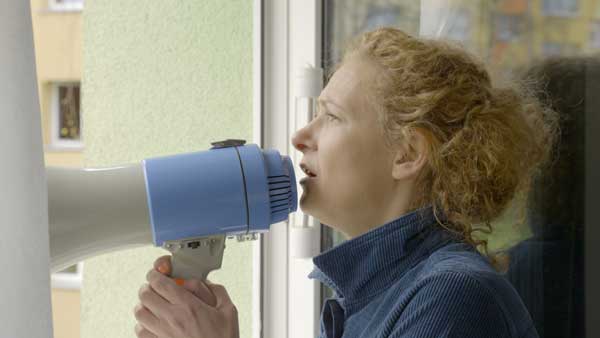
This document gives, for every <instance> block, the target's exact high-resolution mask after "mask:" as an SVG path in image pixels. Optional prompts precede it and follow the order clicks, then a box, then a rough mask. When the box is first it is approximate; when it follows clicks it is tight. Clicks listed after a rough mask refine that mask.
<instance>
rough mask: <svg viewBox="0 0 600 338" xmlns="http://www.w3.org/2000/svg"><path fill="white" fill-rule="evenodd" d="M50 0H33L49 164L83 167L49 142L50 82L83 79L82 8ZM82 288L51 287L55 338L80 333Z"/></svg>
mask: <svg viewBox="0 0 600 338" xmlns="http://www.w3.org/2000/svg"><path fill="white" fill-rule="evenodd" d="M47 4H48V0H31V17H32V22H33V34H34V45H35V52H36V68H37V69H36V70H37V77H38V91H39V97H40V110H41V112H42V132H43V141H44V145H46V150H45V151H44V158H45V163H46V166H68V167H81V166H82V155H81V151H57V150H52V149H50V147H49V146H48V145H49V143H50V101H51V83H52V82H67V81H80V79H81V59H82V57H81V54H82V51H81V34H82V27H81V26H82V17H81V12H52V11H50V10H48V5H47ZM80 299H81V297H80V292H79V290H62V289H52V316H53V321H54V338H78V337H79V336H80V325H79V323H80V317H81V316H80V312H81V311H80V307H81V306H80Z"/></svg>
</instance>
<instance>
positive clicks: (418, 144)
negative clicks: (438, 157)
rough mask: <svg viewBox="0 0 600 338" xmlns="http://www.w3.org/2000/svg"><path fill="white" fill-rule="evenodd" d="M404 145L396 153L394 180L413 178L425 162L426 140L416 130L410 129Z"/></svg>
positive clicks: (393, 167)
mask: <svg viewBox="0 0 600 338" xmlns="http://www.w3.org/2000/svg"><path fill="white" fill-rule="evenodd" d="M408 135H409V137H408V140H407V142H406V144H405V145H404V146H402V147H400V149H398V150H397V151H396V154H395V156H394V163H392V176H393V177H394V179H396V180H405V179H411V178H415V177H417V176H418V175H419V173H420V172H421V170H422V169H423V167H424V166H425V163H426V162H427V139H426V138H425V136H424V135H423V133H421V132H420V131H419V130H418V129H414V128H413V129H411V130H410V132H409V133H408Z"/></svg>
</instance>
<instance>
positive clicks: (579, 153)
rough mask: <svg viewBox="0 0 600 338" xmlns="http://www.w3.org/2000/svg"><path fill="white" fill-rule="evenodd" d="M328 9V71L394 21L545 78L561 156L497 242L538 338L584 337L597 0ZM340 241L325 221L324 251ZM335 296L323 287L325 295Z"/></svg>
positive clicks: (502, 224)
mask: <svg viewBox="0 0 600 338" xmlns="http://www.w3.org/2000/svg"><path fill="white" fill-rule="evenodd" d="M323 13H324V20H323V22H324V39H323V60H324V68H325V71H326V73H327V74H329V73H330V72H331V71H332V70H333V69H334V66H335V64H336V62H338V61H339V60H340V59H341V57H342V53H343V51H344V48H345V46H346V45H347V44H348V42H349V41H350V39H351V38H352V37H354V36H356V35H358V34H359V33H361V32H364V31H366V30H371V29H373V28H376V27H378V26H394V27H397V28H399V29H402V30H404V31H405V32H406V33H409V34H411V35H419V34H420V33H422V32H428V33H430V34H428V35H433V36H435V37H442V38H446V39H451V40H454V41H455V42H458V43H460V44H461V45H462V46H464V47H465V48H467V49H468V50H470V51H471V52H473V53H474V54H476V55H478V56H479V57H480V58H481V59H482V60H483V61H484V62H485V63H486V65H487V67H488V69H489V70H490V72H491V73H492V76H493V77H494V78H495V79H496V80H498V81H504V80H507V79H508V80H514V79H525V78H527V79H530V80H533V81H537V83H538V84H541V83H543V84H544V85H545V86H546V87H545V89H546V91H547V92H546V94H547V97H545V98H541V99H543V100H544V102H545V103H547V104H549V105H551V106H552V107H553V108H554V109H555V110H557V111H558V113H559V114H560V115H561V116H562V117H563V119H562V120H564V121H567V122H561V123H562V124H561V128H562V131H561V133H562V134H561V144H560V147H559V148H560V149H558V150H557V151H558V152H559V159H558V160H557V164H556V165H555V166H554V167H553V169H551V170H548V171H547V172H545V173H543V174H542V175H541V177H542V178H540V179H539V180H538V181H537V182H536V184H534V188H533V189H532V193H531V194H530V196H526V197H523V199H521V200H515V201H513V203H512V205H511V206H510V207H509V209H508V210H507V212H506V214H505V215H503V217H501V218H500V219H499V220H497V221H496V222H495V224H494V227H495V229H496V230H495V232H494V234H493V235H492V236H491V237H489V241H490V248H491V250H495V251H497V250H503V251H506V252H509V254H510V255H511V258H512V263H511V268H510V270H509V272H508V273H507V278H508V279H509V280H510V281H511V282H512V283H513V285H514V286H515V288H516V289H517V291H518V292H519V293H520V294H521V296H522V298H523V300H524V302H525V304H526V306H527V307H528V309H529V311H530V313H531V315H532V317H533V319H534V322H535V324H536V327H537V328H538V332H539V334H540V336H541V337H551V336H552V337H583V336H584V317H585V316H584V314H585V313H584V292H585V291H584V287H583V277H584V271H583V269H584V268H583V266H584V257H583V255H584V254H583V252H584V251H583V250H584V249H583V241H584V233H585V225H586V224H584V214H583V207H582V206H583V205H584V204H585V202H586V201H585V197H584V189H583V187H584V186H585V177H586V175H585V170H584V168H585V166H586V159H585V155H584V153H585V149H586V147H590V146H591V145H590V144H587V145H586V143H585V142H586V138H585V133H586V132H585V130H584V128H583V126H584V125H585V121H586V119H589V116H590V114H593V113H594V112H595V113H598V107H594V106H593V105H592V103H590V102H591V101H592V100H591V98H592V96H591V95H590V93H591V92H592V91H590V88H594V87H593V86H597V83H598V82H599V81H600V79H599V78H597V77H598V76H597V75H592V74H598V73H599V72H598V69H597V68H598V67H599V66H598V65H599V64H600V62H599V61H598V58H599V56H598V55H599V54H598V53H599V52H600V24H599V22H600V0H579V1H578V0H543V1H527V0H498V1H484V0H479V1H473V0H464V1H461V0H456V1H429V0H422V1H412V0H352V1H350V0H343V1H340V0H329V1H324V10H323ZM588 128H589V127H588ZM588 167H589V164H588ZM549 182H550V183H549ZM525 198H527V199H530V201H532V202H531V203H529V207H528V209H527V210H526V211H525V215H523V214H522V213H519V212H518V210H519V208H518V206H519V205H520V204H521V203H524V201H525ZM559 210H560V212H559ZM343 241H344V237H343V236H342V235H341V234H340V233H337V232H335V231H332V230H331V229H330V228H327V227H323V243H322V245H323V250H325V249H327V248H330V247H332V246H335V245H338V244H340V243H341V242H343ZM331 296H332V291H331V290H329V289H328V288H326V287H324V289H323V299H325V298H328V297H331Z"/></svg>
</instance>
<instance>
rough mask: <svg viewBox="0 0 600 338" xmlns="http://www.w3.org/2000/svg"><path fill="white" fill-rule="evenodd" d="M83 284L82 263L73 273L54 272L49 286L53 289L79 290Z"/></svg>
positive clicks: (78, 264)
mask: <svg viewBox="0 0 600 338" xmlns="http://www.w3.org/2000/svg"><path fill="white" fill-rule="evenodd" d="M82 282H83V262H79V263H77V265H76V270H75V273H72V272H56V273H53V274H52V275H51V277H50V285H51V286H52V288H53V289H64V290H81V284H82Z"/></svg>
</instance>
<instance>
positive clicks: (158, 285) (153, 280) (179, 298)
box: [146, 269, 190, 304]
mask: <svg viewBox="0 0 600 338" xmlns="http://www.w3.org/2000/svg"><path fill="white" fill-rule="evenodd" d="M146 279H147V280H148V282H149V283H150V287H151V288H152V289H153V290H154V291H156V293H157V294H159V295H160V296H161V297H163V298H164V299H166V300H167V301H168V302H169V303H171V304H188V303H189V298H190V293H189V291H187V290H186V289H184V288H182V287H181V286H179V285H177V284H176V283H175V281H174V280H173V279H172V278H169V277H167V276H165V275H163V274H161V273H160V272H158V271H156V270H154V269H152V270H150V271H148V274H146Z"/></svg>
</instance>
